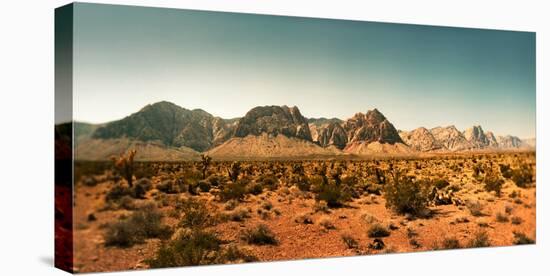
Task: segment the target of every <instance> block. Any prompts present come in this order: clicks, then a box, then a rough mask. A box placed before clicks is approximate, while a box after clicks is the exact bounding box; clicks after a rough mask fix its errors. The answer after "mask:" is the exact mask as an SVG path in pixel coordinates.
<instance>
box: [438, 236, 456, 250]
mask: <svg viewBox="0 0 550 276" xmlns="http://www.w3.org/2000/svg"><path fill="white" fill-rule="evenodd" d="M441 246H442V247H443V249H458V248H460V247H461V246H460V242H459V241H458V240H457V239H456V238H445V239H444V240H443V242H442V244H441Z"/></svg>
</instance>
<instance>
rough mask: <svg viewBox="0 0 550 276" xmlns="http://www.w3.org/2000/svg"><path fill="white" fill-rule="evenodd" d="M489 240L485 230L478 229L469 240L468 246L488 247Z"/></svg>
mask: <svg viewBox="0 0 550 276" xmlns="http://www.w3.org/2000/svg"><path fill="white" fill-rule="evenodd" d="M489 246H491V242H490V240H489V235H488V234H487V232H485V231H479V232H477V233H475V235H474V238H472V240H470V243H469V247H489Z"/></svg>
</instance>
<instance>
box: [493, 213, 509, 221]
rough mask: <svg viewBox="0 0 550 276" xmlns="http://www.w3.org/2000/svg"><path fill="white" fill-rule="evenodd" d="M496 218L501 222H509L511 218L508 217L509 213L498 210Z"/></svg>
mask: <svg viewBox="0 0 550 276" xmlns="http://www.w3.org/2000/svg"><path fill="white" fill-rule="evenodd" d="M496 220H497V222H500V223H504V222H508V221H509V219H508V215H507V214H503V213H501V212H498V213H497V214H496Z"/></svg>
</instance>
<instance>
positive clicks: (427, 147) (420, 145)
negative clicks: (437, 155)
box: [399, 127, 445, 151]
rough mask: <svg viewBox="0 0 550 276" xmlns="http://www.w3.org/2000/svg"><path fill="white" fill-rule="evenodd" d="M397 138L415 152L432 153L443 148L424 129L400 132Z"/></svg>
mask: <svg viewBox="0 0 550 276" xmlns="http://www.w3.org/2000/svg"><path fill="white" fill-rule="evenodd" d="M399 136H401V139H402V140H403V141H404V142H405V144H407V145H408V146H409V147H411V148H412V149H414V150H417V151H434V150H440V149H444V148H445V147H444V146H443V145H442V144H441V143H440V142H438V141H437V140H436V139H435V138H434V136H433V135H432V133H431V132H430V131H429V130H428V129H426V128H425V127H419V128H417V129H414V130H412V131H401V132H399Z"/></svg>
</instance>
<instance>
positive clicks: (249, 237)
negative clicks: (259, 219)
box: [241, 224, 278, 245]
mask: <svg viewBox="0 0 550 276" xmlns="http://www.w3.org/2000/svg"><path fill="white" fill-rule="evenodd" d="M241 238H242V239H243V240H244V241H246V242H247V243H249V244H254V245H276V244H277V243H278V241H277V239H276V238H275V234H273V232H272V231H271V230H270V229H269V228H268V227H267V225H265V224H260V225H258V226H256V227H255V228H253V229H247V230H245V231H244V232H243V233H242V235H241Z"/></svg>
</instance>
